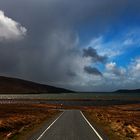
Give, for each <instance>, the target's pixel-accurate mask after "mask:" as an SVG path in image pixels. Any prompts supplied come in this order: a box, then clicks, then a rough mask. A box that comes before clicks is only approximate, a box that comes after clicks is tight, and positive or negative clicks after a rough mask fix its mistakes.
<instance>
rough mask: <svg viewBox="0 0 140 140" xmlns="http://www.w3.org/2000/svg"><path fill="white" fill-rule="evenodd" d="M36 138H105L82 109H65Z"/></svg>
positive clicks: (72, 139) (47, 139) (85, 139)
mask: <svg viewBox="0 0 140 140" xmlns="http://www.w3.org/2000/svg"><path fill="white" fill-rule="evenodd" d="M34 140H103V139H102V137H101V136H100V135H99V134H98V132H97V131H96V130H95V129H94V127H93V126H92V125H91V124H90V123H89V122H88V120H87V119H86V118H85V116H84V115H83V114H82V112H81V111H78V110H77V111H76V110H75V111H74V110H69V111H64V112H63V113H62V114H61V115H60V116H59V117H58V118H56V120H54V121H53V122H52V123H51V124H50V125H49V126H47V127H46V128H45V129H44V130H43V131H42V132H41V133H40V134H39V136H37V137H36V138H34Z"/></svg>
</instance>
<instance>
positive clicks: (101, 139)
mask: <svg viewBox="0 0 140 140" xmlns="http://www.w3.org/2000/svg"><path fill="white" fill-rule="evenodd" d="M80 113H81V115H82V116H83V118H84V119H85V120H86V122H87V123H88V125H89V126H90V127H91V128H92V130H93V131H94V132H95V134H96V135H97V136H98V138H99V139H100V140H103V138H102V137H101V136H100V135H99V133H98V132H97V131H96V129H95V128H94V127H93V126H92V125H91V123H90V122H89V121H88V120H87V118H86V117H85V115H84V114H83V112H82V111H80Z"/></svg>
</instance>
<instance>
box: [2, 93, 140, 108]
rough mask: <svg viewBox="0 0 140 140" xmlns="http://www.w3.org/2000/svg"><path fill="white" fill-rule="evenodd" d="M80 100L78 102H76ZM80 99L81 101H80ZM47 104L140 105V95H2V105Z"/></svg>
mask: <svg viewBox="0 0 140 140" xmlns="http://www.w3.org/2000/svg"><path fill="white" fill-rule="evenodd" d="M76 99H78V100H76ZM79 99H80V100H79ZM5 103H6V104H7V103H8V104H11V103H20V104H21V103H23V104H24V103H47V104H63V105H70V106H95V105H103V106H104V105H117V104H128V103H129V104H130V103H131V104H133V103H140V94H139V93H135V94H126V93H125V94H122V93H121V94H118V93H117V94H116V93H94V94H93V93H92V94H91V93H79V94H77V93H75V94H73V93H64V94H22V95H20V94H12V95H11V94H6V95H5V94H0V104H5Z"/></svg>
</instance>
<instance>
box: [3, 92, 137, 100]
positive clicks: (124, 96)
mask: <svg viewBox="0 0 140 140" xmlns="http://www.w3.org/2000/svg"><path fill="white" fill-rule="evenodd" d="M0 99H48V100H50V99H56V100H57V99H132V100H133V99H140V93H133V94H132V93H131V94H130V93H124V94H123V93H62V94H51V93H50V94H0Z"/></svg>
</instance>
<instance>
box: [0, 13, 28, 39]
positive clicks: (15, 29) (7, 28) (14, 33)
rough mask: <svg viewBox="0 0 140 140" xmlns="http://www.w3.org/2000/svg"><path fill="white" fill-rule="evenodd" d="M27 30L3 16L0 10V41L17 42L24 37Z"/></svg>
mask: <svg viewBox="0 0 140 140" xmlns="http://www.w3.org/2000/svg"><path fill="white" fill-rule="evenodd" d="M26 32H27V29H26V28H25V27H23V26H21V25H20V23H18V22H16V21H14V20H13V19H11V18H9V17H7V16H5V14H4V12H3V11H1V10H0V41H4V40H19V39H21V38H22V37H23V36H25V35H26Z"/></svg>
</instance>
